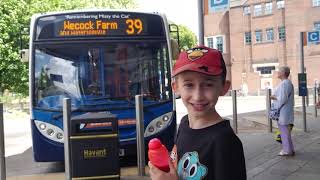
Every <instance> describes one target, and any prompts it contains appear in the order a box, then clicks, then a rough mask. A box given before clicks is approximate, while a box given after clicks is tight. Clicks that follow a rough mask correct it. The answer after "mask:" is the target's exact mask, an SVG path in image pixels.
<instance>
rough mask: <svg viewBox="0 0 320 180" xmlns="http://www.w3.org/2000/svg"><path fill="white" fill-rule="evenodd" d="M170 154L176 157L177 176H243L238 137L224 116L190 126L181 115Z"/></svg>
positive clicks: (241, 179)
mask: <svg viewBox="0 0 320 180" xmlns="http://www.w3.org/2000/svg"><path fill="white" fill-rule="evenodd" d="M175 144H176V145H175V148H174V150H173V151H176V152H173V153H172V154H171V155H172V156H175V155H176V157H172V158H177V160H178V164H177V171H178V175H179V179H180V180H182V179H183V180H185V179H186V180H200V179H207V180H235V179H236V180H245V179H246V166H245V158H244V154H243V147H242V143H241V141H240V139H239V138H238V137H237V136H236V135H235V134H234V132H233V130H232V128H231V127H230V123H229V121H227V120H224V121H222V122H219V123H217V124H215V125H212V126H209V127H206V128H203V129H191V128H190V127H189V121H188V117H187V116H185V117H183V118H182V120H181V123H180V126H179V130H178V133H177V136H176V142H175Z"/></svg>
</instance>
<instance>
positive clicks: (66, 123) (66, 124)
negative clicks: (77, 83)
mask: <svg viewBox="0 0 320 180" xmlns="http://www.w3.org/2000/svg"><path fill="white" fill-rule="evenodd" d="M70 120H71V100H70V99H69V98H64V99H63V132H64V136H63V137H64V169H65V177H66V180H71V169H70V167H71V160H70V138H69V137H70Z"/></svg>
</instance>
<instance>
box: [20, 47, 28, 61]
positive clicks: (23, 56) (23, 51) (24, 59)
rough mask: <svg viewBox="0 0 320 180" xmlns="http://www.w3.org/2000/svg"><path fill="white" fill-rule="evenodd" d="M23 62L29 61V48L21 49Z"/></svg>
mask: <svg viewBox="0 0 320 180" xmlns="http://www.w3.org/2000/svg"><path fill="white" fill-rule="evenodd" d="M20 57H21V62H24V63H27V62H29V49H22V50H21V51H20Z"/></svg>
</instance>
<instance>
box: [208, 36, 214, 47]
mask: <svg viewBox="0 0 320 180" xmlns="http://www.w3.org/2000/svg"><path fill="white" fill-rule="evenodd" d="M207 46H208V47H209V48H213V38H212V37H209V38H207Z"/></svg>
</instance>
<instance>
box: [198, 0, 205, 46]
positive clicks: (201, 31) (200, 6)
mask: <svg viewBox="0 0 320 180" xmlns="http://www.w3.org/2000/svg"><path fill="white" fill-rule="evenodd" d="M203 15H204V13H203V0H198V21H199V22H198V24H199V26H198V27H199V45H204V22H203Z"/></svg>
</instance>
